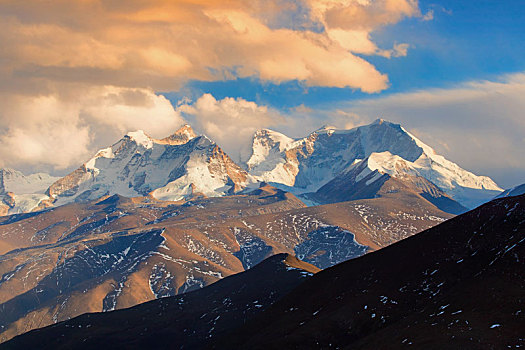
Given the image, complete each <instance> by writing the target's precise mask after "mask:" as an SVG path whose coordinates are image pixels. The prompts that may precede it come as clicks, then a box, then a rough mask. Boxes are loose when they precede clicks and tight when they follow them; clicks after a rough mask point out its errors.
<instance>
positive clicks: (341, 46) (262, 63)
mask: <svg viewBox="0 0 525 350" xmlns="http://www.w3.org/2000/svg"><path fill="white" fill-rule="evenodd" d="M414 16H418V17H421V16H422V14H421V13H420V11H419V8H418V3H417V1H415V0H375V1H369V0H253V1H245V0H226V1H215V0H150V1H144V0H127V1H115V0H54V1H38V0H27V1H19V0H0V23H2V30H1V31H0V47H1V49H0V159H1V161H0V166H6V165H7V166H13V167H19V168H22V169H29V170H31V169H44V168H45V170H59V171H60V170H61V169H65V168H68V167H74V166H76V165H78V163H79V159H85V158H86V157H88V156H89V155H90V154H91V153H92V152H93V151H94V150H95V149H96V148H98V147H100V145H105V144H108V143H111V142H113V141H115V140H116V139H118V138H119V137H120V135H121V133H123V132H126V131H128V130H133V129H137V128H141V129H144V130H145V131H146V132H148V133H150V134H152V135H153V136H163V135H159V133H160V132H162V131H163V132H164V133H166V132H167V131H168V132H167V133H169V131H170V130H171V129H174V128H175V127H176V126H177V125H178V124H180V123H181V122H182V118H181V116H180V113H179V111H176V110H174V109H173V108H172V107H171V106H170V105H169V103H168V101H167V100H166V99H165V98H164V97H161V96H159V95H157V94H156V92H159V91H173V90H177V89H179V88H181V87H183V86H184V84H185V83H186V82H188V81H190V80H203V81H217V80H226V79H234V78H238V77H241V78H243V77H254V78H256V79H260V80H262V81H271V82H274V83H280V82H284V81H289V80H298V81H301V82H302V83H303V84H305V85H306V86H335V87H350V88H354V89H360V90H362V91H364V92H368V93H374V92H379V91H382V90H384V89H386V88H387V87H388V77H387V75H386V74H384V73H381V72H379V71H378V70H377V69H376V68H375V67H374V66H373V65H372V64H371V63H369V62H368V61H367V60H366V59H365V58H363V57H361V56H359V55H358V54H365V55H382V56H385V57H396V56H402V55H406V51H407V48H408V46H407V45H406V44H396V45H394V47H392V48H379V47H378V46H377V45H376V44H375V43H374V42H373V41H372V39H371V36H370V33H372V32H373V31H374V30H376V29H378V28H380V27H382V26H385V25H389V24H393V23H396V22H398V21H400V20H401V19H403V18H405V17H414ZM232 104H234V105H236V106H237V107H238V108H239V111H240V112H239V113H240V114H239V115H237V116H235V115H230V114H228V113H235V111H234V109H235V108H237V107H235V108H234V107H232V106H231V105H232ZM212 106H215V107H216V109H212ZM228 108H230V109H228ZM232 108H233V110H232ZM261 108H263V107H259V106H253V105H251V104H250V103H249V102H247V101H241V100H235V103H233V102H232V100H223V101H212V98H211V96H204V97H202V98H201V99H199V100H198V101H197V102H196V103H195V105H193V106H191V108H190V107H188V108H186V110H185V112H186V114H187V115H188V116H190V117H193V118H194V119H195V120H196V121H197V122H198V123H199V127H201V129H202V130H203V131H206V132H208V133H210V134H213V135H211V136H215V137H216V138H217V139H218V140H219V141H221V142H224V143H225V145H226V147H227V148H229V144H228V138H227V137H226V136H224V135H225V134H224V133H223V134H221V133H220V131H219V130H218V129H217V125H219V124H221V126H224V125H225V124H226V123H230V122H232V123H233V122H235V123H236V124H237V125H239V126H240V128H241V129H242V130H252V129H253V128H254V127H255V126H259V125H262V124H264V125H266V124H268V125H273V124H272V123H275V121H274V119H275V118H277V117H276V113H273V112H271V111H266V112H268V113H267V114H268V115H269V116H267V117H262V115H263V114H265V113H263V111H262V109H261ZM263 109H264V108H263ZM214 118H215V119H214ZM221 118H222V119H221ZM268 118H269V119H268ZM252 119H257V121H256V122H255V124H253V125H252V126H247V125H248V124H249V123H251V121H252ZM220 120H224V122H222V123H220V122H219V121H220ZM261 123H262V124H261ZM214 128H215V129H214ZM241 129H239V128H236V129H235V130H237V131H241ZM227 130H228V132H229V131H230V130H233V129H231V127H228V128H227Z"/></svg>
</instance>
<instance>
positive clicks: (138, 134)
mask: <svg viewBox="0 0 525 350" xmlns="http://www.w3.org/2000/svg"><path fill="white" fill-rule="evenodd" d="M125 137H127V138H129V139H130V140H132V141H134V142H135V143H137V145H141V146H143V147H144V148H151V147H152V146H153V139H152V138H151V137H149V136H148V135H147V134H146V133H145V132H144V131H143V130H137V131H130V132H128V133H127V134H126V136H125Z"/></svg>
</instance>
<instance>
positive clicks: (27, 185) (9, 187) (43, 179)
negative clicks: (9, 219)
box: [0, 168, 59, 214]
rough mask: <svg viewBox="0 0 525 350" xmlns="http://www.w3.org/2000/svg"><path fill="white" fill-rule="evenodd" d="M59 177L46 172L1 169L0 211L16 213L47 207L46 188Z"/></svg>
mask: <svg viewBox="0 0 525 350" xmlns="http://www.w3.org/2000/svg"><path fill="white" fill-rule="evenodd" d="M58 179H59V178H58V177H54V176H51V175H49V174H46V173H37V174H31V175H27V176H26V175H24V174H23V173H22V172H20V171H17V170H14V169H10V168H4V169H0V197H1V200H0V212H1V213H2V214H16V213H21V212H28V211H32V210H34V209H37V208H41V207H45V205H44V203H43V202H45V201H46V200H48V199H49V197H48V196H46V195H45V191H46V189H47V188H48V187H49V185H51V184H52V183H53V182H55V181H57V180H58Z"/></svg>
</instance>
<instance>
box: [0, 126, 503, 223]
mask: <svg viewBox="0 0 525 350" xmlns="http://www.w3.org/2000/svg"><path fill="white" fill-rule="evenodd" d="M1 174H2V176H1V178H0V180H2V185H3V187H2V192H1V193H0V194H1V195H3V203H2V211H3V212H4V213H9V214H14V213H20V212H30V211H33V210H41V209H43V208H46V207H49V206H52V205H54V206H57V205H62V204H66V203H71V202H81V201H88V200H93V199H97V198H100V197H101V196H104V195H112V194H119V195H123V196H128V197H136V196H152V197H154V198H156V199H161V200H172V201H173V200H183V199H188V198H192V197H194V196H199V195H203V196H206V197H219V196H225V195H231V194H234V193H238V192H240V191H242V190H244V189H246V188H248V189H249V188H253V187H255V188H256V187H257V183H258V182H267V183H270V184H271V185H273V186H276V187H279V188H281V189H285V190H287V191H289V192H292V193H294V194H296V195H298V196H300V198H301V199H302V200H303V201H304V202H305V203H307V204H309V205H315V204H324V203H334V202H338V201H342V200H350V199H364V198H374V197H376V196H378V191H379V190H380V189H381V188H382V187H383V185H384V183H385V182H387V180H388V179H395V180H396V181H397V182H402V183H404V184H405V185H406V186H407V187H409V188H411V189H412V190H415V191H417V192H418V193H420V194H421V195H422V196H423V197H425V198H426V199H427V200H429V201H431V202H432V203H433V204H434V205H436V206H437V207H439V208H440V209H443V210H445V211H448V212H451V213H454V214H457V213H460V212H464V211H465V210H467V209H469V208H473V207H476V206H478V205H480V204H482V203H484V202H486V201H488V200H490V199H492V198H493V197H495V196H496V195H498V194H500V193H501V192H502V191H503V189H501V188H500V187H499V186H498V185H497V184H496V183H495V182H494V181H493V180H491V179H490V178H488V177H485V176H477V175H474V174H472V173H471V172H468V171H466V170H464V169H462V168H460V167H459V166H458V165H457V164H455V163H452V162H450V161H448V160H446V159H445V158H444V157H442V156H440V155H438V154H436V152H435V151H434V150H433V149H432V148H431V147H429V146H427V145H425V144H424V143H423V142H421V141H420V140H419V139H417V138H416V137H415V136H413V135H412V134H410V133H409V132H407V131H406V130H405V129H403V128H402V127H401V126H400V125H398V124H394V123H390V122H387V121H383V120H381V119H378V120H377V121H375V122H374V123H372V124H370V125H365V126H361V127H356V128H354V129H350V130H339V129H336V128H333V127H329V126H326V127H323V128H321V129H319V130H316V131H314V132H312V133H311V134H310V135H308V136H307V137H305V138H299V139H292V138H289V137H287V136H285V135H283V134H281V133H278V132H276V131H272V130H267V129H264V130H260V131H257V132H256V133H255V135H254V137H253V142H252V152H251V156H250V157H249V159H247V160H246V161H244V162H241V163H240V164H239V165H238V164H236V163H235V162H234V161H233V160H232V159H231V158H230V157H229V156H228V155H227V154H226V153H225V152H224V151H223V150H222V149H221V148H220V147H219V146H218V145H217V144H216V143H214V142H213V141H211V140H210V139H209V138H207V137H206V136H198V135H197V134H196V133H195V132H194V131H193V129H192V128H191V127H190V126H189V125H184V126H182V127H181V128H180V129H179V130H177V131H176V132H175V133H173V134H172V135H171V136H168V137H166V138H164V139H154V138H151V137H149V136H148V135H146V134H145V133H144V132H143V131H140V130H139V131H135V132H130V133H128V134H127V135H125V136H124V137H123V138H122V139H121V140H119V141H118V142H116V143H115V144H114V145H112V146H110V147H107V148H104V149H101V150H100V151H98V152H97V153H96V154H95V156H94V157H93V158H91V159H90V160H88V161H87V162H85V163H84V164H82V165H81V166H80V167H79V168H78V169H76V170H75V171H73V172H72V173H70V174H68V175H66V176H64V177H62V178H58V179H57V178H54V177H51V176H49V175H46V174H34V175H30V176H27V177H25V176H23V175H22V174H21V173H19V172H16V171H13V170H6V169H4V170H3V171H2V173H1ZM336 192H337V193H336ZM336 194H337V195H336Z"/></svg>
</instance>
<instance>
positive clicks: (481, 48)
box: [164, 0, 525, 109]
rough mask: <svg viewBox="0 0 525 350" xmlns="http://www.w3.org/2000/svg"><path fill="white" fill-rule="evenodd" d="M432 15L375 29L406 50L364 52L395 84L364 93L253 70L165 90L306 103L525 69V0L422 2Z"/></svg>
mask: <svg viewBox="0 0 525 350" xmlns="http://www.w3.org/2000/svg"><path fill="white" fill-rule="evenodd" d="M419 4H420V8H421V11H422V12H423V13H427V12H428V11H432V13H433V19H432V20H428V21H424V20H422V19H421V18H408V19H404V20H403V21H401V22H399V23H396V24H393V25H389V26H385V27H383V28H381V29H379V30H376V31H375V32H373V33H372V38H373V40H374V42H376V43H377V44H378V46H380V47H390V46H392V45H393V43H395V42H406V43H408V44H409V45H410V48H409V51H408V54H407V56H405V57H396V58H385V57H381V56H373V55H370V56H363V57H364V58H365V59H366V60H367V61H369V62H371V63H373V64H374V65H375V66H376V67H377V68H378V70H379V71H380V72H382V73H386V74H388V77H389V81H390V87H389V88H388V89H386V90H384V91H382V92H380V93H374V94H367V93H363V92H361V91H360V90H359V89H352V88H333V87H306V86H305V85H304V84H301V83H300V82H298V81H291V82H283V83H281V84H273V83H271V82H267V81H261V80H259V79H256V78H244V79H236V80H226V81H214V82H205V81H198V80H192V81H190V82H188V83H187V84H186V85H185V87H183V88H182V89H181V90H179V91H176V92H171V93H164V94H165V95H166V96H167V97H168V98H169V99H170V100H171V101H172V102H174V103H175V104H176V103H177V101H178V100H179V99H180V98H182V97H189V98H192V99H196V98H198V97H199V96H201V95H202V94H203V93H211V94H212V95H213V96H215V97H216V98H218V99H222V98H225V97H242V98H244V99H247V100H250V101H255V102H257V103H258V104H264V105H269V106H273V107H275V108H279V109H286V108H292V107H295V106H298V105H301V104H304V105H305V106H308V107H312V108H316V107H322V106H325V105H327V104H333V103H337V102H344V101H348V100H353V99H363V98H376V97H378V96H383V95H388V94H392V93H396V92H405V91H412V90H416V89H425V88H438V87H448V86H453V85H455V84H458V83H461V82H464V81H472V80H492V79H495V78H497V77H498V76H500V75H502V74H506V73H514V72H521V71H525V59H524V57H525V1H522V0H514V1H512V0H503V1H496V0H476V1H473V0H468V1H450V0H449V1H439V2H436V1H426V0H422V1H420V2H419Z"/></svg>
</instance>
